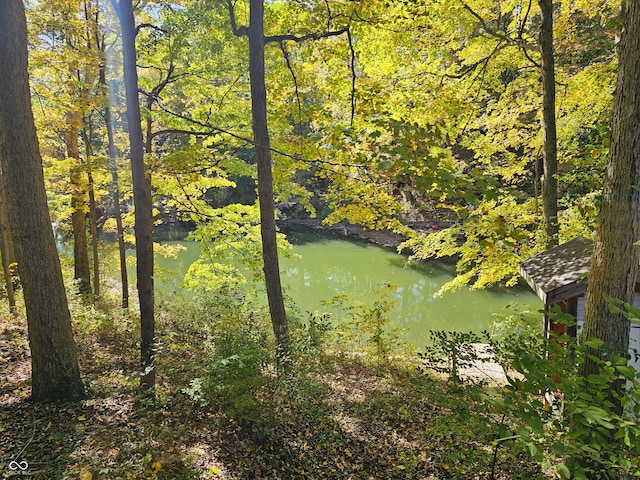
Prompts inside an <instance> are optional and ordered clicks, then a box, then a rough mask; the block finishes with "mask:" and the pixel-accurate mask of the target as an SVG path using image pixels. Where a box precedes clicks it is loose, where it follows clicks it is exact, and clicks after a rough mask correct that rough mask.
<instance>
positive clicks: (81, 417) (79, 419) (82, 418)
mask: <svg viewBox="0 0 640 480" xmlns="http://www.w3.org/2000/svg"><path fill="white" fill-rule="evenodd" d="M86 419H87V417H85V416H84V415H80V416H79V417H78V421H79V422H84V421H85V420H86Z"/></svg>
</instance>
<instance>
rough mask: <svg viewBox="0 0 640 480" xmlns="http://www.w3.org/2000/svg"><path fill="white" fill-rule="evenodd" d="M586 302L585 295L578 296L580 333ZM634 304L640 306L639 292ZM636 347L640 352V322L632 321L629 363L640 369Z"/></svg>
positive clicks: (577, 317)
mask: <svg viewBox="0 0 640 480" xmlns="http://www.w3.org/2000/svg"><path fill="white" fill-rule="evenodd" d="M584 303H585V297H584V295H580V296H579V297H578V312H577V316H576V320H577V323H578V333H580V332H581V331H582V325H583V324H584ZM633 306H634V307H637V308H640V294H638V293H636V295H635V297H634V299H633ZM634 349H635V350H637V351H638V354H640V324H638V323H635V322H631V331H630V332H629V354H630V355H631V360H629V365H631V366H633V367H634V368H635V369H636V370H638V371H640V359H638V360H635V353H634Z"/></svg>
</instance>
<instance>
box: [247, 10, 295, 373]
mask: <svg viewBox="0 0 640 480" xmlns="http://www.w3.org/2000/svg"><path fill="white" fill-rule="evenodd" d="M263 22H264V2H263V0H251V3H250V19H249V76H250V81H251V112H252V118H253V138H254V142H255V152H256V161H257V164H258V198H259V201H260V228H261V235H262V255H263V259H264V277H265V283H266V288H267V299H268V301H269V312H270V314H271V323H272V326H273V333H274V335H275V337H276V342H277V348H278V351H277V355H278V365H279V367H281V368H282V370H284V371H285V372H286V371H287V370H289V366H290V362H291V358H290V352H289V327H288V324H287V315H286V311H285V307H284V299H283V297H282V286H281V283H280V267H279V264H278V245H277V243H276V221H275V209H274V202H273V175H272V171H271V149H270V144H269V130H268V126H267V93H266V92H267V90H266V85H265V78H264V77H265V68H264V23H263Z"/></svg>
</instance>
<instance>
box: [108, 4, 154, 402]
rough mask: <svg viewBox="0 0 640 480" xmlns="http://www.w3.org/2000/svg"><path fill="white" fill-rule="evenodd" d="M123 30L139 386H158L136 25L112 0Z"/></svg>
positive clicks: (149, 211)
mask: <svg viewBox="0 0 640 480" xmlns="http://www.w3.org/2000/svg"><path fill="white" fill-rule="evenodd" d="M111 3H112V4H113V6H114V8H115V10H116V12H117V14H118V19H119V20H120V27H121V30H122V55H123V63H124V83H125V91H126V97H127V125H128V128H129V156H130V160H131V175H132V179H133V202H134V207H135V227H134V228H135V237H136V272H137V275H138V278H137V283H138V300H139V302H140V337H141V338H140V363H141V368H142V375H141V377H140V387H141V388H142V389H143V390H145V391H147V392H152V391H154V389H155V363H154V359H155V318H154V295H153V219H152V204H151V182H150V180H149V178H148V177H147V175H146V173H145V165H144V143H143V138H142V124H141V115H140V101H139V98H138V72H137V65H136V56H137V54H136V43H135V42H136V26H135V19H134V16H133V5H132V2H131V0H119V1H116V0H112V2H111Z"/></svg>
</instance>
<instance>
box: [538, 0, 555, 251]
mask: <svg viewBox="0 0 640 480" xmlns="http://www.w3.org/2000/svg"><path fill="white" fill-rule="evenodd" d="M538 4H539V6H540V13H541V16H542V25H541V27H540V40H539V41H540V51H541V57H542V131H543V135H544V147H543V161H544V162H543V173H544V182H543V184H542V209H543V217H544V231H545V237H546V239H545V243H546V247H547V248H549V247H552V246H554V245H557V244H558V231H559V229H558V180H557V178H556V175H557V174H558V151H557V138H556V79H555V64H554V58H553V57H554V55H553V0H538Z"/></svg>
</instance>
